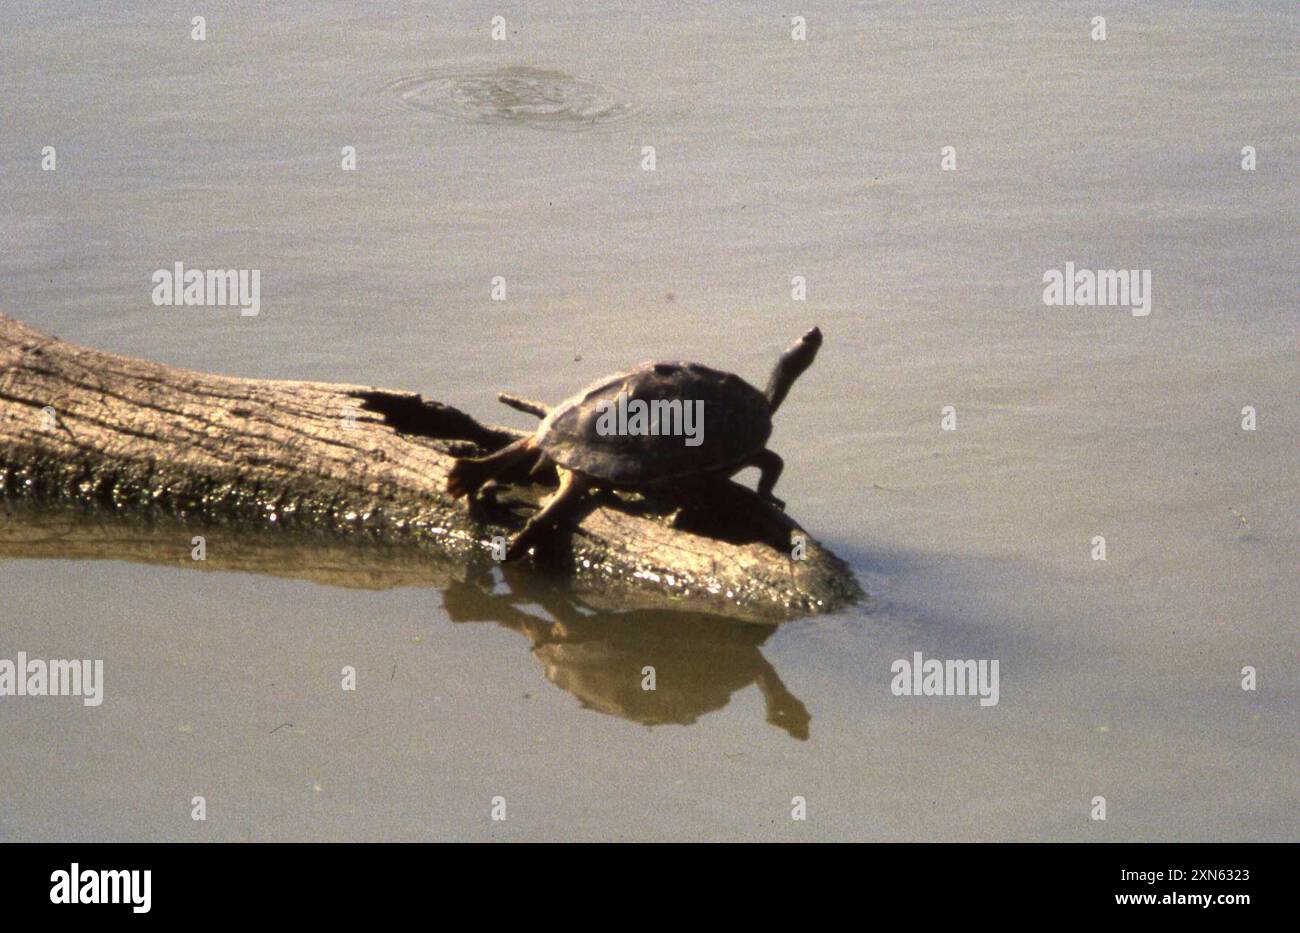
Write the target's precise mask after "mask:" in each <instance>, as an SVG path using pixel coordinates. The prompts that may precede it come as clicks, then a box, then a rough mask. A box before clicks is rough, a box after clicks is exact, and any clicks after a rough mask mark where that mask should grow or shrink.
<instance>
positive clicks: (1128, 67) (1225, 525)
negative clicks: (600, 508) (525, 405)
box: [0, 2, 1300, 840]
mask: <svg viewBox="0 0 1300 933" xmlns="http://www.w3.org/2000/svg"><path fill="white" fill-rule="evenodd" d="M498 12H502V11H499V10H497V9H494V8H492V7H491V5H483V4H467V5H463V6H458V7H457V9H456V10H455V11H453V12H448V13H439V14H437V15H436V16H435V15H431V14H430V13H429V11H428V9H427V8H425V7H423V6H421V7H418V8H417V7H416V6H415V5H410V6H405V5H400V4H399V5H395V6H394V5H390V7H389V8H386V9H385V11H382V12H373V11H372V12H364V13H363V12H360V11H358V10H356V9H355V7H353V6H352V5H347V4H336V3H310V4H308V3H298V2H288V3H281V4H276V8H275V11H274V13H271V12H263V11H259V10H254V9H251V8H241V9H240V11H239V12H238V15H235V14H228V15H225V14H213V15H210V16H209V30H210V32H209V38H208V40H207V42H206V43H205V44H198V43H193V42H192V41H191V40H190V39H189V37H188V31H187V27H185V23H187V22H188V14H187V15H186V16H185V17H181V18H179V19H178V18H176V17H170V18H169V17H164V16H159V15H158V14H157V13H156V12H153V11H152V10H151V9H149V8H148V7H147V6H146V5H144V4H133V3H129V4H119V5H114V9H113V10H111V11H105V12H100V11H96V12H95V13H94V14H93V15H92V14H91V13H89V12H86V11H83V10H82V9H81V8H79V7H77V6H74V5H71V4H39V5H36V4H16V5H15V4H10V5H6V6H5V7H4V8H3V10H0V73H2V74H3V77H4V83H5V88H6V93H5V95H4V99H3V101H2V102H0V126H2V127H3V132H0V177H2V178H3V185H4V191H5V197H4V198H3V202H2V203H0V220H2V222H0V243H2V244H3V247H4V248H3V249H2V250H0V307H3V309H4V310H5V312H6V313H9V314H12V315H14V316H16V317H19V318H21V319H23V320H26V321H29V322H30V323H32V324H33V325H35V326H37V327H40V328H41V329H43V330H46V331H48V332H51V333H55V334H58V335H59V336H62V337H65V338H68V339H71V340H74V341H76V342H78V343H82V344H87V345H90V346H95V347H101V348H104V349H107V350H112V351H114V352H119V353H126V354H130V355H133V356H140V357H145V358H150V359H157V360H161V361H164V362H167V363H171V364H174V365H179V366H187V367H191V368H195V369H201V370H205V371H214V372H225V373H231V374H237V375H246V376H257V377H280V378H299V379H321V380H328V381H341V382H351V383H361V384H378V385H389V386H394V387H399V388H406V389H411V390H414V391H420V392H423V393H425V394H426V395H428V396H430V397H433V398H438V399H441V400H444V401H447V402H449V403H451V404H454V405H457V406H458V407H462V408H464V409H465V410H468V411H471V412H473V413H474V414H476V415H478V416H480V417H485V418H490V419H493V420H501V421H509V423H512V424H517V425H518V426H520V427H525V426H527V423H528V419H527V418H525V417H524V416H522V415H517V414H515V413H511V412H508V411H506V410H504V409H500V406H499V405H498V404H497V402H496V401H495V394H496V392H497V391H499V390H501V389H509V390H512V391H515V392H517V393H519V394H521V395H524V396H527V397H533V398H540V399H543V400H547V401H551V402H554V401H557V400H559V399H561V398H564V397H565V396H567V395H568V394H569V393H570V392H572V391H573V390H574V389H576V388H578V387H580V386H582V385H585V384H586V383H588V382H589V381H590V380H592V379H593V378H595V377H598V376H600V375H601V374H604V373H607V372H614V371H617V370H620V369H623V368H626V367H627V366H629V365H632V364H635V363H637V362H640V361H641V360H645V359H654V358H665V359H679V358H689V359H696V360H699V361H700V362H702V363H706V364H708V365H712V366H718V367H721V368H724V369H728V370H732V371H735V372H738V373H739V374H741V375H743V376H744V377H745V378H747V379H749V380H750V381H751V382H754V383H757V384H762V382H763V381H764V380H765V378H766V376H767V373H768V371H769V370H770V368H771V365H772V363H773V362H774V361H775V359H776V355H777V354H778V353H779V352H780V351H781V349H783V348H784V347H785V346H787V345H788V344H789V343H790V341H791V340H793V339H794V338H795V337H796V336H798V334H800V333H802V332H803V331H804V330H806V329H807V328H808V327H809V326H811V325H813V324H818V325H820V326H821V328H822V330H823V332H824V333H825V335H826V344H825V347H824V348H823V350H822V354H821V356H820V357H819V359H818V361H817V363H816V364H815V366H814V367H813V368H812V369H811V370H809V372H808V373H806V374H805V375H804V376H803V377H802V378H801V379H800V381H799V383H798V384H797V385H796V386H795V388H794V390H793V391H792V393H791V395H790V397H789V399H788V401H787V402H786V403H785V406H784V407H783V408H782V410H781V412H780V414H779V417H778V418H777V420H776V427H775V433H774V436H773V439H772V446H773V448H774V449H775V450H777V451H778V452H779V453H780V454H781V455H782V456H783V457H784V458H785V461H786V472H785V475H784V476H783V477H782V479H781V482H780V484H779V486H778V487H777V494H778V495H780V496H781V497H782V498H784V499H785V500H786V501H787V502H788V503H789V504H790V508H791V510H792V512H793V513H794V514H795V515H797V516H798V518H799V519H800V521H802V522H803V523H805V524H806V525H807V526H808V528H809V529H810V530H811V531H812V532H813V533H814V534H815V535H817V536H818V537H819V538H821V539H823V540H825V541H826V543H827V544H828V545H829V546H830V547H831V548H832V549H834V550H835V551H836V552H837V553H839V554H840V555H842V556H844V557H845V558H846V559H848V560H850V561H851V562H852V564H853V566H854V568H855V570H856V572H857V574H858V576H859V578H860V579H861V580H862V582H863V583H864V585H865V586H866V588H867V589H868V590H869V591H870V592H871V594H872V597H873V598H872V600H871V601H870V602H868V603H866V604H864V605H863V606H861V607H858V608H856V609H854V610H852V611H848V612H844V613H841V614H837V615H834V616H829V617H822V618H817V619H809V620H803V621H799V622H794V623H791V624H788V625H783V626H781V627H779V628H777V629H762V630H755V629H749V628H743V627H736V626H735V625H733V624H729V623H716V624H715V623H712V622H710V620H704V619H699V618H694V619H678V618H666V617H664V616H662V615H659V614H647V615H631V616H628V615H618V614H616V612H615V611H614V610H616V609H617V607H605V606H591V605H586V604H584V603H582V602H581V601H574V600H571V599H566V598H565V596H564V594H563V593H556V592H554V591H546V590H543V591H542V592H529V591H528V588H527V586H526V585H524V586H522V587H521V586H520V585H519V583H518V581H515V580H507V579H505V578H504V577H502V578H501V579H499V580H488V581H486V582H485V581H482V580H473V581H451V582H444V583H443V584H442V585H433V586H429V585H411V586H406V585H401V586H391V587H384V588H367V587H359V586H349V585H337V584H338V580H337V579H335V580H333V581H329V580H320V579H316V580H313V579H303V578H301V577H293V576H284V575H280V574H277V572H276V571H277V566H278V565H277V563H276V558H274V557H272V556H267V557H265V558H257V559H255V560H254V561H253V562H252V563H251V564H250V565H248V566H245V567H240V568H231V569H224V570H215V571H212V572H196V571H194V570H192V569H189V568H187V567H183V566H178V565H174V564H173V565H168V564H159V563H153V562H147V561H144V562H142V561H135V560H129V559H116V560H115V559H76V560H68V559H53V558H50V557H48V556H40V555H39V554H38V553H35V552H29V553H28V555H27V556H18V555H15V556H10V557H8V558H6V559H4V560H3V561H0V594H2V596H0V599H2V600H3V601H2V602H0V658H6V657H8V658H12V657H13V656H14V654H15V653H16V652H18V651H25V652H28V653H29V654H32V655H34V656H41V657H49V658H59V657H75V658H83V657H84V658H98V659H103V660H104V662H105V672H106V673H105V677H106V684H105V701H104V703H103V705H102V706H100V707H98V708H96V709H86V708H84V707H82V706H81V705H80V704H77V703H74V702H73V701H71V700H67V701H65V700H64V699H56V698H46V699H36V698H5V699H3V700H0V747H2V748H4V749H5V751H6V753H5V754H4V755H3V756H0V839H4V840H26V839H353V838H360V839H427V838H465V839H469V838H473V839H480V838H481V839H488V838H501V839H540V838H576V839H613V838H618V839H689V838H724V839H806V838H833V839H891V840H892V839H1040V838H1048V839H1112V840H1114V839H1120V840H1141V839H1274V840H1283V839H1294V838H1295V836H1296V833H1297V828H1298V827H1297V817H1296V814H1297V813H1298V812H1300V809H1298V808H1297V806H1296V804H1297V802H1300V784H1297V778H1296V774H1297V769H1296V767H1295V763H1296V759H1295V749H1296V746H1295V731H1294V723H1295V722H1296V719H1297V713H1300V702H1298V700H1297V695H1296V684H1297V683H1300V678H1297V667H1298V665H1297V661H1298V658H1297V635H1296V627H1295V619H1296V612H1295V610H1296V606H1297V604H1298V603H1300V583H1298V582H1297V575H1296V573H1295V567H1296V555H1297V553H1300V548H1298V545H1300V536H1298V535H1297V526H1296V523H1295V514H1296V505H1297V501H1296V490H1297V484H1296V481H1295V477H1296V475H1297V466H1298V464H1297V450H1296V445H1295V437H1296V433H1297V428H1300V416H1298V415H1297V405H1296V394H1295V376H1296V363H1295V338H1296V309H1297V307H1298V306H1300V302H1298V301H1297V298H1298V297H1300V296H1298V295H1297V290H1296V277H1295V267H1294V241H1295V223H1296V216H1297V214H1296V205H1297V203H1298V199H1297V194H1298V193H1300V192H1298V191H1297V181H1296V175H1295V172H1294V171H1293V169H1292V167H1293V166H1294V165H1295V164H1296V160H1297V157H1298V156H1300V151H1297V149H1298V143H1297V137H1296V134H1295V126H1296V123H1297V119H1296V118H1297V115H1298V114H1297V110H1296V107H1297V104H1296V101H1297V99H1300V98H1297V95H1296V93H1295V91H1296V87H1295V73H1294V47H1295V38H1296V33H1297V29H1298V28H1300V21H1298V20H1297V13H1296V9H1295V7H1294V5H1293V4H1284V3H1251V4H1243V5H1238V6H1233V7H1232V8H1231V9H1229V8H1224V7H1221V6H1219V5H1217V4H1202V3H1193V4H1174V3H1166V2H1154V3H1146V4H1141V5H1138V6H1125V7H1122V8H1118V9H1116V10H1114V11H1111V12H1109V13H1108V14H1107V15H1108V29H1109V35H1108V38H1107V40H1106V41H1105V42H1104V43H1093V42H1092V41H1091V40H1090V39H1089V38H1088V34H1087V33H1088V21H1089V19H1090V17H1091V16H1092V15H1095V13H1096V11H1095V10H1092V9H1091V8H1090V7H1087V6H1085V5H1080V4H1076V3H1072V2H1071V3H1061V4H1044V5H1036V6H1029V7H1026V6H1024V5H1021V4H1001V3H993V4H980V5H979V8H978V9H976V8H974V7H972V8H970V9H969V10H968V9H965V8H960V9H958V8H954V7H953V5H951V4H939V3H928V2H926V3H915V4H908V5H906V7H905V8H903V9H900V8H896V7H894V6H882V5H875V4H857V5H848V4H846V5H843V6H842V7H838V8H836V9H834V10H829V9H828V10H824V11H821V12H817V11H814V12H811V13H809V14H807V15H808V18H809V41H807V42H804V43H799V42H793V41H791V40H790V38H789V23H788V17H786V16H785V15H784V14H782V15H775V14H772V15H768V14H759V13H756V12H755V10H754V8H753V7H752V6H750V5H747V4H739V3H732V2H723V3H717V4H708V5H700V6H698V7H696V8H694V9H692V10H683V9H682V8H681V7H680V5H670V4H661V3H649V4H638V5H636V6H635V7H634V8H629V9H628V10H627V11H625V12H616V11H612V10H609V9H604V10H602V11H600V12H596V13H592V12H586V13H580V12H576V11H574V10H573V9H571V8H570V6H568V5H565V4H559V3H549V2H543V3H540V4H538V3H533V4H529V5H528V9H527V10H526V11H523V12H521V13H520V14H518V15H517V16H512V15H511V14H510V13H509V12H508V11H506V12H505V15H506V16H507V19H508V20H509V21H510V28H511V31H510V33H509V39H508V40H507V41H506V42H500V43H494V42H493V41H492V40H491V39H490V36H489V29H490V26H489V22H490V19H491V16H492V15H495V14H497V13H498ZM178 23H180V25H179V26H178ZM46 145H53V146H55V147H56V149H57V153H58V168H57V171H55V172H52V173H51V172H41V171H40V170H39V164H40V153H41V148H42V147H43V146H46ZM948 145H951V146H953V147H955V151H956V160H957V162H956V165H957V168H956V170H955V171H952V172H945V171H942V170H941V168H940V158H941V149H942V147H944V146H948ZM344 146H354V147H355V148H356V152H357V170H356V171H355V172H348V171H343V170H342V168H341V149H342V147H344ZM1245 146H1252V147H1255V149H1256V151H1257V154H1258V165H1257V168H1256V170H1255V171H1253V172H1248V171H1243V170H1242V168H1241V161H1242V158H1243V156H1242V153H1241V150H1242V148H1243V147H1245ZM646 147H653V148H654V158H655V170H654V171H646V170H644V169H643V164H644V160H645V158H646V154H645V153H646ZM176 261H183V262H184V263H185V264H186V265H187V266H188V267H194V268H249V269H260V270H261V272H262V296H261V313H260V314H259V315H258V316H257V317H240V315H239V314H238V311H237V309H231V308H171V307H167V308H159V307H155V306H154V305H153V304H152V303H151V301H150V275H151V273H152V272H153V271H154V270H156V269H165V268H170V267H171V264H172V263H173V262H176ZM1067 261H1068V262H1074V263H1076V264H1077V265H1078V266H1079V267H1080V268H1088V269H1108V268H1134V269H1150V270H1152V273H1153V282H1154V285H1153V288H1154V296H1153V310H1152V313H1151V314H1150V315H1149V316H1147V317H1134V316H1133V315H1132V314H1130V313H1129V312H1128V311H1127V310H1126V309H1121V308H1101V307H1078V306H1073V307H1049V306H1045V305H1044V303H1043V301H1042V292H1043V275H1044V273H1045V271H1047V270H1050V269H1060V268H1063V266H1064V264H1065V263H1066V262H1067ZM795 276H802V277H803V278H804V280H805V281H806V285H807V300H806V301H794V300H792V294H791V292H792V287H793V285H792V279H793V277H795ZM498 277H500V279H501V280H503V281H504V287H505V300H503V301H495V300H493V297H492V292H493V288H494V284H495V280H496V279H497V278H498ZM944 406H953V409H954V411H955V417H956V427H957V429H956V430H955V431H951V432H945V431H942V430H941V418H942V414H941V413H942V410H943V408H944ZM1247 406H1249V407H1252V408H1254V409H1255V410H1256V412H1257V414H1258V423H1257V428H1256V430H1254V431H1245V430H1242V418H1243V415H1242V409H1243V408H1244V407H1247ZM1099 535H1100V536H1104V537H1105V539H1106V544H1107V559H1106V560H1105V561H1104V562H1103V561H1095V560H1092V559H1091V554H1092V551H1093V547H1094V545H1093V543H1092V542H1093V539H1094V538H1095V537H1096V536H1099ZM123 553H124V554H126V553H128V552H123ZM352 560H354V559H353V558H344V559H343V560H342V561H341V563H342V564H344V565H346V564H347V563H348V562H349V561H352ZM258 561H263V563H261V564H259V563H258ZM357 563H358V566H364V561H360V560H359V559H358V560H357ZM340 569H341V570H346V567H342V568H340ZM694 622H700V623H708V624H700V625H698V626H696V625H694V624H692V623H694ZM917 651H920V652H922V653H923V655H924V657H927V658H940V659H996V660H998V661H999V664H1000V672H1001V673H1000V678H1001V681H1000V699H999V702H998V704H997V705H996V706H992V707H980V706H979V704H978V702H977V700H976V699H974V698H971V697H929V698H925V697H923V698H910V697H898V696H895V695H894V694H893V693H892V692H891V690H890V683H891V680H892V674H891V665H892V664H893V663H894V662H895V661H897V660H899V659H910V658H912V657H913V654H914V652H917ZM647 666H651V667H654V668H655V669H656V672H657V690H656V692H654V693H653V695H647V694H646V691H643V690H641V689H640V688H641V680H642V677H643V676H644V675H643V674H642V670H643V669H644V668H645V667H647ZM345 667H350V668H354V669H355V670H356V672H357V683H358V688H357V690H355V691H344V690H342V689H340V682H341V672H342V670H343V669H344V668H345ZM1245 667H1253V668H1255V669H1256V671H1257V674H1258V685H1259V688H1258V689H1257V690H1255V691H1244V690H1243V689H1242V688H1241V680H1242V674H1241V671H1242V669H1243V668H1245ZM805 732H806V738H804V737H803V733H805ZM195 795H203V796H205V797H206V798H207V800H208V820H207V821H206V822H204V823H195V822H194V821H192V820H191V819H190V818H189V812H190V803H189V802H190V800H191V798H192V797H193V796H195ZM498 795H500V796H504V797H505V798H506V799H507V801H508V819H507V820H506V821H504V822H493V821H492V820H491V819H490V818H489V808H490V801H491V799H492V798H493V797H494V796H498ZM1099 795H1100V796H1105V797H1106V799H1107V803H1108V813H1107V819H1106V820H1105V822H1097V821H1093V820H1090V819H1089V812H1090V810H1091V808H1092V807H1091V801H1092V799H1093V798H1094V797H1096V796H1099ZM794 796H802V797H804V798H806V800H807V801H808V807H809V819H808V820H807V821H806V822H796V821H793V820H791V819H790V807H791V799H792V798H793V797H794Z"/></svg>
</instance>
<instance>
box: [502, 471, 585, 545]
mask: <svg viewBox="0 0 1300 933" xmlns="http://www.w3.org/2000/svg"><path fill="white" fill-rule="evenodd" d="M555 469H556V472H558V473H559V474H560V488H559V489H557V490H556V491H555V492H554V493H553V494H552V495H551V496H550V497H549V498H548V499H547V500H546V502H545V503H543V505H542V507H541V508H540V509H538V510H537V513H536V514H535V515H533V517H532V518H530V519H528V521H526V522H525V523H524V527H523V528H521V529H520V531H519V534H517V535H515V536H514V538H513V539H512V540H511V541H510V546H509V547H508V548H506V560H518V559H519V558H521V557H523V556H524V555H525V554H527V553H528V549H529V548H531V547H532V546H533V545H534V544H536V543H537V541H538V539H539V538H541V537H542V536H543V535H544V534H545V533H546V532H547V531H549V530H550V529H551V528H553V527H555V525H556V523H557V522H559V521H561V520H563V519H564V518H566V517H568V516H570V515H572V514H573V513H574V512H575V511H577V508H578V506H579V505H581V504H582V500H583V499H584V498H586V493H587V489H588V485H589V484H588V482H587V480H586V478H585V477H583V476H580V475H578V474H577V473H574V472H573V471H572V470H566V469H564V467H561V466H557V467H556V468H555Z"/></svg>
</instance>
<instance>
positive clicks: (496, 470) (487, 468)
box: [447, 437, 537, 499]
mask: <svg viewBox="0 0 1300 933" xmlns="http://www.w3.org/2000/svg"><path fill="white" fill-rule="evenodd" d="M536 456H537V446H536V444H535V443H534V440H533V438H531V437H522V438H520V439H519V440H517V441H515V442H514V443H513V444H507V445H506V446H505V447H502V448H501V449H500V450H498V451H497V452H496V453H493V454H488V455H487V456H486V457H457V458H456V462H455V463H454V464H452V467H451V470H450V471H448V473H447V493H448V494H449V495H450V496H451V497H452V498H453V499H459V498H460V497H461V496H468V495H472V494H473V493H475V492H477V491H478V488H479V487H480V486H482V485H483V484H484V483H486V482H487V481H488V480H490V479H492V478H493V477H495V476H499V475H500V474H502V473H504V472H506V471H507V470H509V469H511V468H512V467H514V466H516V465H518V464H521V463H523V462H524V461H526V460H527V459H528V458H530V457H536Z"/></svg>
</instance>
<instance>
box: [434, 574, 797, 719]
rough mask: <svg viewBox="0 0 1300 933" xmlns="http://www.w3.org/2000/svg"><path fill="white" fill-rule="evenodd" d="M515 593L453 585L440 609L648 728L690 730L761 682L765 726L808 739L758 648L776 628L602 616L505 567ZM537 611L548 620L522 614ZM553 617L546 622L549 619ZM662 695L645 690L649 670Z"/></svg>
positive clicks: (710, 619)
mask: <svg viewBox="0 0 1300 933" xmlns="http://www.w3.org/2000/svg"><path fill="white" fill-rule="evenodd" d="M503 572H504V574H505V578H506V581H507V583H508V585H509V588H510V592H509V593H506V594H495V593H490V592H487V591H486V590H485V587H487V586H490V584H491V579H490V578H486V579H484V580H482V581H480V583H481V584H482V585H475V584H473V583H453V584H451V585H450V586H449V587H448V588H447V589H446V590H445V591H444V596H443V604H444V607H445V608H446V611H447V614H448V616H450V618H451V620H452V621H453V622H487V621H491V622H496V623H498V624H499V625H504V626H505V627H506V628H509V629H511V630H513V631H517V632H519V633H520V634H522V635H525V636H526V637H527V638H528V640H529V641H530V642H532V646H533V655H534V656H535V657H536V658H537V659H538V660H539V661H540V662H541V663H542V668H543V670H544V671H545V674H546V679H547V680H549V681H551V683H553V684H555V685H556V686H557V687H560V688H561V689H563V690H567V691H568V692H569V693H572V694H573V695H574V696H576V697H577V698H578V700H579V701H580V702H581V703H582V705H583V706H585V707H587V708H588V709H594V710H599V711H600V712H602V713H608V714H609V715H612V716H619V717H622V718H623V719H630V720H632V721H633V722H639V723H644V724H646V725H650V726H654V725H662V724H665V723H677V724H679V725H689V724H690V723H693V722H695V721H696V720H697V719H698V718H699V717H700V716H702V715H704V714H706V713H710V712H712V711H714V710H718V709H721V708H722V707H724V706H726V705H727V703H728V701H730V699H731V695H732V694H733V693H735V692H736V691H738V690H742V689H744V688H745V687H748V686H749V685H750V684H757V685H758V688H759V690H760V691H762V694H763V699H764V702H765V703H766V705H767V721H768V722H769V723H771V724H772V725H774V726H777V727H779V728H781V729H782V730H784V731H785V732H787V733H789V734H790V735H791V736H793V737H794V738H796V739H806V738H808V725H809V722H810V720H811V717H810V716H809V715H808V710H807V709H806V708H805V707H804V705H803V703H802V702H800V701H799V699H798V697H796V696H794V695H793V694H792V693H790V691H789V690H788V689H786V686H785V684H784V683H782V682H781V678H780V677H779V676H778V675H777V673H776V670H775V669H774V668H773V667H772V665H771V664H770V663H769V662H768V660H767V659H766V658H764V657H763V653H762V651H761V650H760V649H761V647H762V645H763V644H764V642H766V641H767V639H768V638H769V637H770V636H771V634H772V633H773V632H774V631H775V630H776V628H775V626H766V625H757V624H754V623H752V622H738V621H735V620H731V619H723V618H720V617H714V616H703V615H698V614H693V613H682V612H672V611H667V610H644V611H636V612H619V613H615V612H602V611H597V610H593V609H591V608H588V607H586V606H582V605H580V604H579V603H577V602H575V600H574V598H573V596H572V594H570V593H566V592H564V591H563V590H562V589H560V588H559V587H557V586H554V585H548V582H547V581H545V580H542V579H539V578H538V575H536V574H528V573H523V572H518V571H515V570H513V568H510V567H504V568H503ZM530 605H531V606H539V607H541V609H542V610H544V613H541V614H538V613H534V612H529V611H526V610H525V608H522V607H527V606H530ZM548 615H549V616H550V618H547V617H546V616H548ZM647 666H650V667H653V668H654V669H655V679H656V684H655V686H656V689H654V690H643V689H642V679H643V673H642V671H643V669H644V668H645V667H647Z"/></svg>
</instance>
